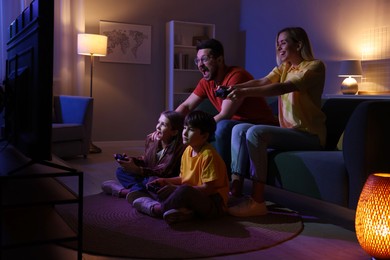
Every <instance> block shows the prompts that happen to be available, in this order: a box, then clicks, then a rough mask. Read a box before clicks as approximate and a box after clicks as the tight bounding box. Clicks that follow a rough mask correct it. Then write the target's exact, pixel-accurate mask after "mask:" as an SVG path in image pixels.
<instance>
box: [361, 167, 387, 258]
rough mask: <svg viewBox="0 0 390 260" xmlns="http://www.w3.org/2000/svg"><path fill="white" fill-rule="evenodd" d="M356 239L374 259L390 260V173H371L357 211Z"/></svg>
mask: <svg viewBox="0 0 390 260" xmlns="http://www.w3.org/2000/svg"><path fill="white" fill-rule="evenodd" d="M355 229H356V236H357V239H358V241H359V244H360V245H361V247H362V248H363V249H364V251H366V252H367V253H368V254H369V255H371V256H372V257H375V258H378V259H389V258H390V173H375V174H371V175H370V176H369V177H368V179H367V181H366V183H365V184H364V187H363V190H362V193H361V194H360V198H359V202H358V205H357V209H356V219H355Z"/></svg>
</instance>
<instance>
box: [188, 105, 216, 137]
mask: <svg viewBox="0 0 390 260" xmlns="http://www.w3.org/2000/svg"><path fill="white" fill-rule="evenodd" d="M184 125H185V126H191V127H193V128H198V129H199V130H200V133H202V134H203V133H208V134H209V141H210V140H213V139H214V134H215V130H216V129H217V123H216V122H215V120H214V117H213V116H211V115H210V114H208V113H206V112H204V111H201V110H194V111H192V112H190V113H189V114H188V115H187V116H186V118H185V119H184Z"/></svg>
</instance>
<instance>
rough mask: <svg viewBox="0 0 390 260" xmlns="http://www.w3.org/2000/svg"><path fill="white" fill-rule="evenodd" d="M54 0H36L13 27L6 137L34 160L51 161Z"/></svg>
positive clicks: (8, 44) (11, 30)
mask: <svg viewBox="0 0 390 260" xmlns="http://www.w3.org/2000/svg"><path fill="white" fill-rule="evenodd" d="M53 20H54V1H42V0H34V1H32V3H31V4H30V5H29V6H28V7H27V8H26V9H25V10H24V11H23V12H22V14H21V15H20V16H18V17H17V18H16V19H15V20H14V21H13V22H12V23H11V25H10V26H9V40H8V42H7V62H6V80H5V110H4V136H5V139H6V140H7V141H8V142H9V143H10V144H12V145H13V146H14V147H15V148H16V149H17V150H18V151H20V152H21V153H22V154H24V155H25V156H27V157H28V158H31V160H33V161H37V162H39V161H44V160H51V159H52V158H51V128H52V96H53V89H52V87H53V25H54V21H53Z"/></svg>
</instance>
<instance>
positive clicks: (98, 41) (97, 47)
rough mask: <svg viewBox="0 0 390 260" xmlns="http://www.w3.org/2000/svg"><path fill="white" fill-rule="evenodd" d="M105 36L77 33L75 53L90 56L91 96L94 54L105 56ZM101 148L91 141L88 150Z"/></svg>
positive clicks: (93, 150)
mask: <svg viewBox="0 0 390 260" xmlns="http://www.w3.org/2000/svg"><path fill="white" fill-rule="evenodd" d="M107 40H108V38H107V36H105V35H100V34H88V33H79V34H78V35H77V53H78V54H80V55H87V56H90V58H91V67H90V69H91V70H90V74H91V78H90V85H89V88H90V90H89V95H90V97H92V79H93V66H94V57H95V56H106V55H107ZM101 151H102V150H101V149H100V148H99V147H97V146H96V145H94V144H93V143H92V141H91V143H90V148H89V152H90V153H100V152H101Z"/></svg>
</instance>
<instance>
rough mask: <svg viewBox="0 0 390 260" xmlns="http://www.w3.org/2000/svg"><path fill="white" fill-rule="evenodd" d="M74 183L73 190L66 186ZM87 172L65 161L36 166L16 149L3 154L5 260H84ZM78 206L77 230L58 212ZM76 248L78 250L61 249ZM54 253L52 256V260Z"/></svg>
mask: <svg viewBox="0 0 390 260" xmlns="http://www.w3.org/2000/svg"><path fill="white" fill-rule="evenodd" d="M69 178H72V179H69ZM68 180H71V182H72V183H76V184H77V185H76V186H75V187H73V188H71V187H69V186H67V185H65V183H64V182H67V181H68ZM83 185H84V183H83V172H81V171H78V170H76V169H74V168H71V167H69V166H67V165H66V163H65V162H62V161H61V160H60V159H57V158H56V157H53V161H34V160H31V159H28V158H26V157H24V156H23V155H22V154H21V153H20V152H18V151H17V150H16V149H15V148H14V147H12V146H11V145H9V146H7V147H5V148H4V149H1V150H0V216H1V217H0V249H1V250H0V259H9V258H12V259H23V258H24V257H25V256H26V255H29V256H31V258H36V259H38V258H41V257H42V256H47V259H55V258H56V256H58V255H60V254H67V255H69V254H71V255H74V256H75V257H70V258H69V259H76V258H77V259H80V260H81V259H82V228H83ZM64 204H77V205H78V207H77V214H78V222H77V227H76V228H75V229H73V227H70V226H69V225H68V224H67V223H66V222H65V221H64V220H63V219H62V217H61V216H60V215H59V214H58V212H57V210H56V208H57V207H58V206H60V205H64ZM65 242H72V243H76V244H77V246H76V251H71V252H70V253H69V250H67V249H65V248H64V247H63V246H60V245H61V244H62V243H65ZM50 254H53V256H50Z"/></svg>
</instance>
